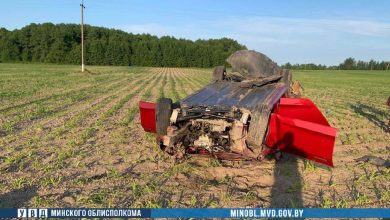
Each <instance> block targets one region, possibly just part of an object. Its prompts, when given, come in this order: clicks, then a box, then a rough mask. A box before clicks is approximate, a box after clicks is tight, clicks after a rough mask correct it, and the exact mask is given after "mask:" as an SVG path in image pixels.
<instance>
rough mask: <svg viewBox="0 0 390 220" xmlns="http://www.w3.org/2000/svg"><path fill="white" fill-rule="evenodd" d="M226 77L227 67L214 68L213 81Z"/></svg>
mask: <svg viewBox="0 0 390 220" xmlns="http://www.w3.org/2000/svg"><path fill="white" fill-rule="evenodd" d="M224 79H225V67H224V66H217V67H215V68H214V72H213V78H212V82H218V81H222V80H224Z"/></svg>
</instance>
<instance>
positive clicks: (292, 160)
mask: <svg viewBox="0 0 390 220" xmlns="http://www.w3.org/2000/svg"><path fill="white" fill-rule="evenodd" d="M274 181H275V182H274V184H273V186H272V189H271V201H270V207H272V208H286V207H291V208H299V207H303V200H302V185H303V183H302V177H301V175H300V173H299V169H298V160H297V158H296V157H295V156H293V155H290V154H286V153H285V154H283V158H282V159H281V160H280V161H277V162H276V165H275V168H274Z"/></svg>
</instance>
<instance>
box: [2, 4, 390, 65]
mask: <svg viewBox="0 0 390 220" xmlns="http://www.w3.org/2000/svg"><path fill="white" fill-rule="evenodd" d="M84 4H85V6H86V10H85V23H87V24H90V25H95V26H103V27H108V28H116V29H121V30H124V31H127V32H131V33H149V34H152V35H157V36H164V35H170V36H175V37H177V38H186V39H191V40H196V39H199V38H201V39H209V38H222V37H228V38H232V39H235V40H237V41H238V42H239V43H242V44H244V45H246V46H247V47H248V49H252V50H256V51H259V52H262V53H264V54H266V55H267V56H269V57H270V58H271V59H273V60H274V61H276V62H277V63H279V64H283V63H286V62H290V63H316V64H326V65H336V64H339V63H340V62H342V61H343V60H344V59H345V58H347V57H354V58H356V59H361V60H369V59H375V60H385V61H390V0H274V1H269V0H267V1H266V0H160V1H158V0H138V1H135V0H84ZM44 22H52V23H79V22H80V0H0V27H4V28H6V29H8V30H13V29H19V28H22V27H23V26H25V25H28V24H30V23H44Z"/></svg>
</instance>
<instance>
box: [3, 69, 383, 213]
mask: <svg viewBox="0 0 390 220" xmlns="http://www.w3.org/2000/svg"><path fill="white" fill-rule="evenodd" d="M88 70H89V72H88V73H81V72H80V71H79V67H78V66H66V65H42V64H3V63H0V175H1V178H0V207H22V206H31V207H32V206H34V207H245V206H256V207H270V206H271V207H303V206H305V207H389V206H390V169H388V168H387V169H386V168H382V167H376V166H374V165H372V164H369V163H363V164H359V163H356V162H355V161H354V160H355V159H356V158H359V157H362V156H364V155H368V154H371V155H376V156H380V157H387V156H388V155H389V151H388V150H387V149H386V147H389V146H390V135H389V133H386V127H387V123H388V120H389V118H390V112H389V111H390V110H389V109H388V108H387V107H386V100H387V97H388V96H389V95H390V71H387V72H385V71H329V70H327V71H295V72H293V73H294V79H296V80H299V81H300V82H301V84H302V86H303V88H304V96H305V97H308V98H310V99H312V100H313V101H314V102H315V103H316V104H317V105H318V106H319V108H320V109H321V111H322V112H323V113H324V115H325V116H326V118H327V119H328V121H329V122H330V124H331V125H332V126H334V127H336V128H338V136H337V140H336V146H335V150H334V164H335V168H332V169H331V168H326V167H323V166H319V165H316V164H314V163H311V162H308V161H305V160H302V159H297V158H296V157H293V156H290V155H287V154H285V155H284V157H283V159H282V160H281V161H279V162H277V163H276V162H275V161H274V160H272V159H269V160H266V161H263V162H243V161H241V162H223V161H218V160H215V159H211V158H199V157H194V158H190V159H188V160H186V161H184V162H182V163H175V162H174V159H173V158H170V157H169V156H168V155H166V154H164V153H162V152H161V151H160V149H159V147H158V146H157V145H156V144H155V142H154V137H153V135H149V134H147V133H145V132H143V130H142V128H141V126H140V124H139V122H140V121H139V115H138V106H137V104H138V101H139V100H141V99H142V100H151V101H155V100H156V99H157V98H159V97H171V98H172V99H173V100H179V99H181V98H183V97H185V96H187V95H189V94H191V93H192V92H193V91H195V90H197V89H199V88H201V87H202V86H203V85H206V84H207V83H208V82H209V81H210V77H211V73H212V69H195V68H194V69H191V68H145V67H97V66H91V67H88Z"/></svg>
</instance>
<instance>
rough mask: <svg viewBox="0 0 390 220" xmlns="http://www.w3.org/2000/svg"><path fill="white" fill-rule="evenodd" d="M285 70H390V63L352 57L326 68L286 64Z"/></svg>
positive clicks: (314, 65)
mask: <svg viewBox="0 0 390 220" xmlns="http://www.w3.org/2000/svg"><path fill="white" fill-rule="evenodd" d="M282 67H283V68H285V69H293V70H326V69H332V70H390V61H387V62H386V61H375V60H370V61H368V62H367V61H362V60H355V59H354V58H352V57H349V58H347V59H345V60H344V62H342V63H340V64H339V65H336V66H326V65H321V64H318V65H317V64H314V63H308V64H290V63H286V64H284V65H282Z"/></svg>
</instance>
